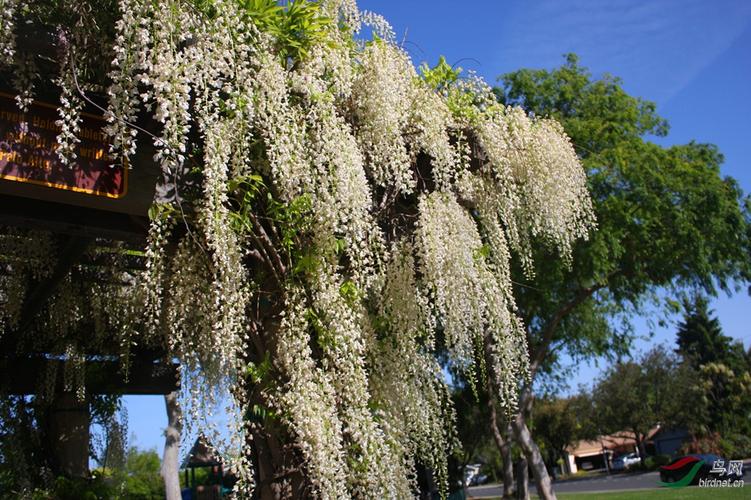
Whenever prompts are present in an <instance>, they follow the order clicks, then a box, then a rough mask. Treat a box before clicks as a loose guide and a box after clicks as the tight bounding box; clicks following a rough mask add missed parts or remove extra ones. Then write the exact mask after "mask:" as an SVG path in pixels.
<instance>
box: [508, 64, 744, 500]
mask: <svg viewBox="0 0 751 500" xmlns="http://www.w3.org/2000/svg"><path fill="white" fill-rule="evenodd" d="M501 81H502V87H501V88H498V89H496V94H497V96H498V97H499V99H500V100H501V101H502V102H505V103H506V104H517V105H521V106H522V107H524V108H525V109H526V110H527V111H529V112H531V113H533V114H535V115H536V116H544V117H553V118H555V119H557V120H558V121H559V122H560V123H561V124H562V125H563V127H564V129H565V131H566V133H567V134H568V135H569V136H570V137H571V139H572V141H573V144H574V147H575V149H576V151H577V153H578V155H579V156H580V158H581V159H582V161H583V164H584V166H585V169H586V171H587V174H588V180H589V187H590V191H591V193H592V196H593V202H594V205H595V213H596V215H597V220H598V226H599V227H598V231H596V232H595V233H594V234H593V235H592V236H591V237H590V238H589V240H587V241H583V242H579V243H578V245H577V246H576V248H575V249H574V252H573V259H572V263H571V265H570V266H569V265H565V264H561V263H560V262H558V261H555V260H554V259H551V258H550V255H549V253H548V250H546V248H545V246H544V245H538V246H537V247H536V249H535V252H536V255H535V258H534V261H535V263H536V268H535V271H536V272H535V274H534V276H533V277H531V276H529V275H528V274H525V273H524V272H523V270H522V269H521V268H520V267H517V268H516V269H515V271H514V272H515V276H514V281H515V282H516V283H517V285H516V289H515V296H516V298H517V305H518V307H519V311H520V313H521V315H522V317H523V319H524V324H525V325H526V326H527V338H528V344H529V351H530V357H531V373H532V380H533V381H534V380H536V379H537V378H538V376H539V375H541V374H542V375H543V376H554V375H555V374H556V370H557V369H558V368H560V366H559V365H560V363H559V360H560V356H561V354H564V353H565V354H568V355H570V356H572V357H573V358H574V359H575V360H581V359H584V358H590V357H596V356H602V355H606V356H617V355H619V354H623V353H625V352H627V350H628V348H629V345H630V342H631V339H632V338H633V335H632V329H631V328H630V321H629V318H630V317H633V315H634V313H635V312H638V311H639V310H643V307H644V306H645V305H646V304H647V303H648V302H649V299H652V298H655V297H657V296H658V295H657V294H658V293H659V292H662V293H667V294H668V295H679V294H682V293H685V292H688V291H694V290H702V291H703V292H705V293H707V294H709V295H713V294H716V293H717V292H718V290H723V291H728V292H729V291H732V289H733V286H734V284H742V283H746V282H748V280H749V276H750V275H751V272H750V269H751V266H750V261H749V258H748V255H749V252H750V251H751V243H750V241H751V237H750V234H751V224H750V220H751V216H750V212H749V202H748V199H747V198H744V195H743V193H742V191H741V189H740V188H739V186H738V184H737V182H736V181H735V180H734V179H732V178H729V177H723V176H722V175H721V172H720V165H721V163H722V161H723V158H722V155H721V154H720V152H719V151H718V149H717V147H716V146H714V145H711V144H700V143H696V142H690V143H688V144H682V145H675V146H670V147H663V146H660V145H658V144H655V143H653V142H650V141H649V138H650V137H651V136H658V137H662V136H665V135H666V134H667V132H668V124H667V122H666V121H665V120H664V119H662V118H661V117H659V116H658V115H657V113H656V112H655V104H654V103H651V102H649V101H645V100H642V99H640V98H636V97H632V96H630V95H628V94H627V93H626V92H625V91H624V90H623V88H622V86H621V81H620V80H619V79H618V78H615V77H612V76H610V75H605V76H603V77H602V78H600V79H594V78H593V77H592V75H591V74H590V73H589V71H588V70H587V69H586V68H584V67H582V66H581V65H580V64H579V62H578V59H577V57H576V56H575V55H568V56H566V62H565V64H564V65H563V66H562V67H560V68H557V69H554V70H552V71H547V70H529V69H524V70H520V71H516V72H514V73H510V74H507V75H505V76H503V77H502V80H501ZM665 291H667V292H665ZM662 305H663V306H664V309H663V310H665V311H669V310H671V309H670V302H667V301H666V302H665V303H663V304H662ZM531 405H532V384H529V385H528V386H527V387H526V388H525V390H524V391H523V398H522V404H521V405H520V407H521V408H522V411H521V412H520V413H519V414H518V415H517V416H516V418H515V419H514V427H515V431H516V436H517V438H518V439H520V440H521V444H522V448H523V449H524V450H525V453H526V454H527V455H528V457H529V458H530V461H531V462H532V463H533V464H535V465H534V467H533V470H534V471H535V474H536V477H537V478H538V483H539V482H540V480H539V479H540V477H539V476H541V475H544V473H545V472H544V467H543V466H541V463H540V462H541V456H540V454H539V450H537V451H536V446H535V444H534V442H533V441H532V440H531V438H530V439H525V436H529V433H528V432H527V431H528V429H527V425H526V416H525V413H526V412H528V411H529V409H530V408H531ZM541 490H543V488H541V487H540V485H539V484H538V491H541Z"/></svg>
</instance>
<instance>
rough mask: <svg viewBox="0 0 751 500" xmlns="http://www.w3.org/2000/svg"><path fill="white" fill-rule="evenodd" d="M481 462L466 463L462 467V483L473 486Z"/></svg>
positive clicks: (478, 473)
mask: <svg viewBox="0 0 751 500" xmlns="http://www.w3.org/2000/svg"><path fill="white" fill-rule="evenodd" d="M480 467H482V465H481V464H468V465H467V466H466V467H465V468H464V484H466V485H467V486H473V485H474V484H473V483H474V481H475V480H476V477H477V476H479V475H480Z"/></svg>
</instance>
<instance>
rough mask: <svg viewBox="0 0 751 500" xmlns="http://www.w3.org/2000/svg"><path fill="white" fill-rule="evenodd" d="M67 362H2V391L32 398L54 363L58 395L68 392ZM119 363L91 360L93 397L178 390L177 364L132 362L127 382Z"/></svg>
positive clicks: (89, 381)
mask: <svg viewBox="0 0 751 500" xmlns="http://www.w3.org/2000/svg"><path fill="white" fill-rule="evenodd" d="M64 363H65V362H64V361H62V360H60V359H48V358H47V357H45V356H30V357H29V356H19V357H10V358H5V359H0V380H2V381H3V383H2V385H3V387H2V388H1V389H2V391H3V392H5V393H6V394H15V395H31V394H36V393H38V392H39V390H40V389H41V387H42V386H41V385H40V382H41V381H42V380H44V377H45V373H47V370H48V369H49V368H50V366H49V365H50V364H57V367H55V368H53V369H55V370H56V374H57V375H56V380H55V392H56V393H62V392H64V380H63V373H64ZM121 368H122V367H121V363H120V361H119V360H114V361H87V362H86V368H85V370H86V377H85V384H84V385H85V388H86V392H87V393H90V394H134V395H149V394H151V395H159V394H169V393H170V392H172V391H175V390H178V389H179V387H180V384H179V381H178V370H177V368H178V365H177V363H164V362H154V361H153V360H151V359H149V357H145V358H144V357H137V358H136V359H134V360H132V362H131V366H130V369H129V371H128V378H127V379H126V378H125V376H124V374H123V373H122V369H121Z"/></svg>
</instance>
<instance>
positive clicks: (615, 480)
mask: <svg viewBox="0 0 751 500" xmlns="http://www.w3.org/2000/svg"><path fill="white" fill-rule="evenodd" d="M659 480H660V474H659V472H644V473H636V474H613V475H611V476H608V475H603V476H598V477H593V478H583V479H573V480H568V481H558V482H555V483H553V488H554V489H555V491H556V493H586V492H596V491H622V490H640V489H648V488H659V485H658V484H657V482H658V481H659ZM744 480H745V482H746V487H749V486H751V471H749V470H748V468H747V469H746V473H745V475H744ZM529 491H530V493H534V492H535V485H534V481H532V480H530V482H529ZM468 493H469V498H484V497H500V496H501V495H503V485H500V484H487V485H483V486H475V487H472V488H469V489H468Z"/></svg>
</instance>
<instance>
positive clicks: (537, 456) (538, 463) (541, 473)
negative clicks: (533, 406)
mask: <svg viewBox="0 0 751 500" xmlns="http://www.w3.org/2000/svg"><path fill="white" fill-rule="evenodd" d="M511 425H512V427H513V429H514V437H515V438H516V441H517V442H518V443H519V446H520V447H521V449H522V452H523V453H524V455H525V457H526V458H527V460H528V461H529V463H530V464H531V465H532V475H533V476H534V478H535V484H536V485H537V496H539V497H540V498H543V499H545V500H556V497H555V493H554V492H553V486H552V484H551V482H550V476H548V470H547V469H546V468H545V462H544V461H543V459H542V454H541V453H540V449H539V448H538V447H537V444H535V442H534V441H533V440H532V436H531V435H530V433H529V428H528V427H527V423H526V422H525V418H524V412H523V410H522V411H521V412H520V413H519V414H518V415H517V416H516V418H515V419H514V420H513V421H512V422H511Z"/></svg>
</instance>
